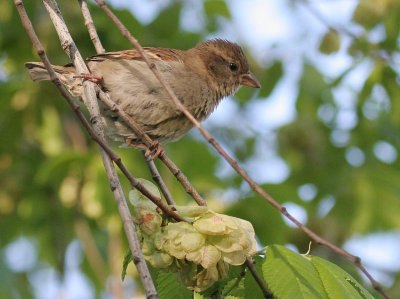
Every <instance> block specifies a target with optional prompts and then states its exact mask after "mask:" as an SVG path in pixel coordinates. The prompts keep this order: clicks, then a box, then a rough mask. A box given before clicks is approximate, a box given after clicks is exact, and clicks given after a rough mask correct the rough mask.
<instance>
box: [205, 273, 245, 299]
mask: <svg viewBox="0 0 400 299" xmlns="http://www.w3.org/2000/svg"><path fill="white" fill-rule="evenodd" d="M242 271H243V266H233V267H230V268H229V273H228V277H226V278H224V279H220V280H218V281H217V282H215V283H214V284H213V285H212V286H211V287H209V288H208V289H207V290H205V291H203V292H201V294H202V295H203V296H204V297H206V298H208V297H211V296H212V295H213V294H215V293H219V294H225V292H228V291H229V286H232V284H231V283H234V281H236V280H237V278H238V277H239V275H240V273H241V272H242ZM236 291H237V289H236V290H232V291H231V292H230V294H236Z"/></svg>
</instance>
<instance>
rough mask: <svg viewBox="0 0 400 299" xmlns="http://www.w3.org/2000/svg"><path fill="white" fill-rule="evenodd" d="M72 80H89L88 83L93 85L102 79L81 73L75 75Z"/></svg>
mask: <svg viewBox="0 0 400 299" xmlns="http://www.w3.org/2000/svg"><path fill="white" fill-rule="evenodd" d="M74 78H82V79H86V80H89V81H90V82H93V83H96V84H97V83H100V82H101V81H103V77H102V76H96V75H93V74H85V73H81V74H80V75H75V76H74Z"/></svg>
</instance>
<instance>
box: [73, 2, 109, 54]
mask: <svg viewBox="0 0 400 299" xmlns="http://www.w3.org/2000/svg"><path fill="white" fill-rule="evenodd" d="M78 2H79V6H80V7H81V11H82V15H83V19H84V20H85V26H86V28H87V30H88V32H89V36H90V39H91V40H92V42H93V45H94V48H95V49H96V53H97V54H101V53H104V52H105V51H106V50H105V49H104V47H103V45H102V44H101V41H100V38H99V35H98V34H97V30H96V27H95V26H94V22H93V19H92V15H91V14H90V11H89V8H88V5H87V2H86V0H78Z"/></svg>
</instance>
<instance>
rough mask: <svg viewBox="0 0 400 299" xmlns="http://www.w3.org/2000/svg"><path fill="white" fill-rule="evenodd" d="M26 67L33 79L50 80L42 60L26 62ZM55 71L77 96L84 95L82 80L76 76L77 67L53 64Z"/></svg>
mask: <svg viewBox="0 0 400 299" xmlns="http://www.w3.org/2000/svg"><path fill="white" fill-rule="evenodd" d="M25 66H26V68H27V69H28V72H29V75H30V76H31V78H32V80H33V81H35V82H36V81H43V80H50V75H49V73H48V72H47V69H46V67H45V66H44V64H43V63H41V62H26V63H25ZM53 68H54V70H55V72H56V73H57V76H58V78H59V79H60V81H61V83H62V84H64V86H65V87H66V88H67V89H68V90H69V92H70V93H72V95H74V96H76V97H81V96H82V80H81V79H77V78H76V77H74V76H75V68H74V67H73V66H72V65H66V66H59V65H53Z"/></svg>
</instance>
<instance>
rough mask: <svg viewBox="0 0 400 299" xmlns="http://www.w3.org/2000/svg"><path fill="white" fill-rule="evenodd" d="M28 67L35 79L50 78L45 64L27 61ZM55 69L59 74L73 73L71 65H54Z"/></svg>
mask: <svg viewBox="0 0 400 299" xmlns="http://www.w3.org/2000/svg"><path fill="white" fill-rule="evenodd" d="M25 66H26V68H27V69H28V72H29V75H30V76H31V78H32V80H33V81H35V82H36V81H43V80H50V75H49V73H48V72H47V69H46V68H45V66H44V64H43V63H41V62H26V63H25ZM53 68H54V70H55V71H56V73H57V74H60V75H65V74H68V73H71V71H73V67H71V66H58V65H53Z"/></svg>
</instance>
